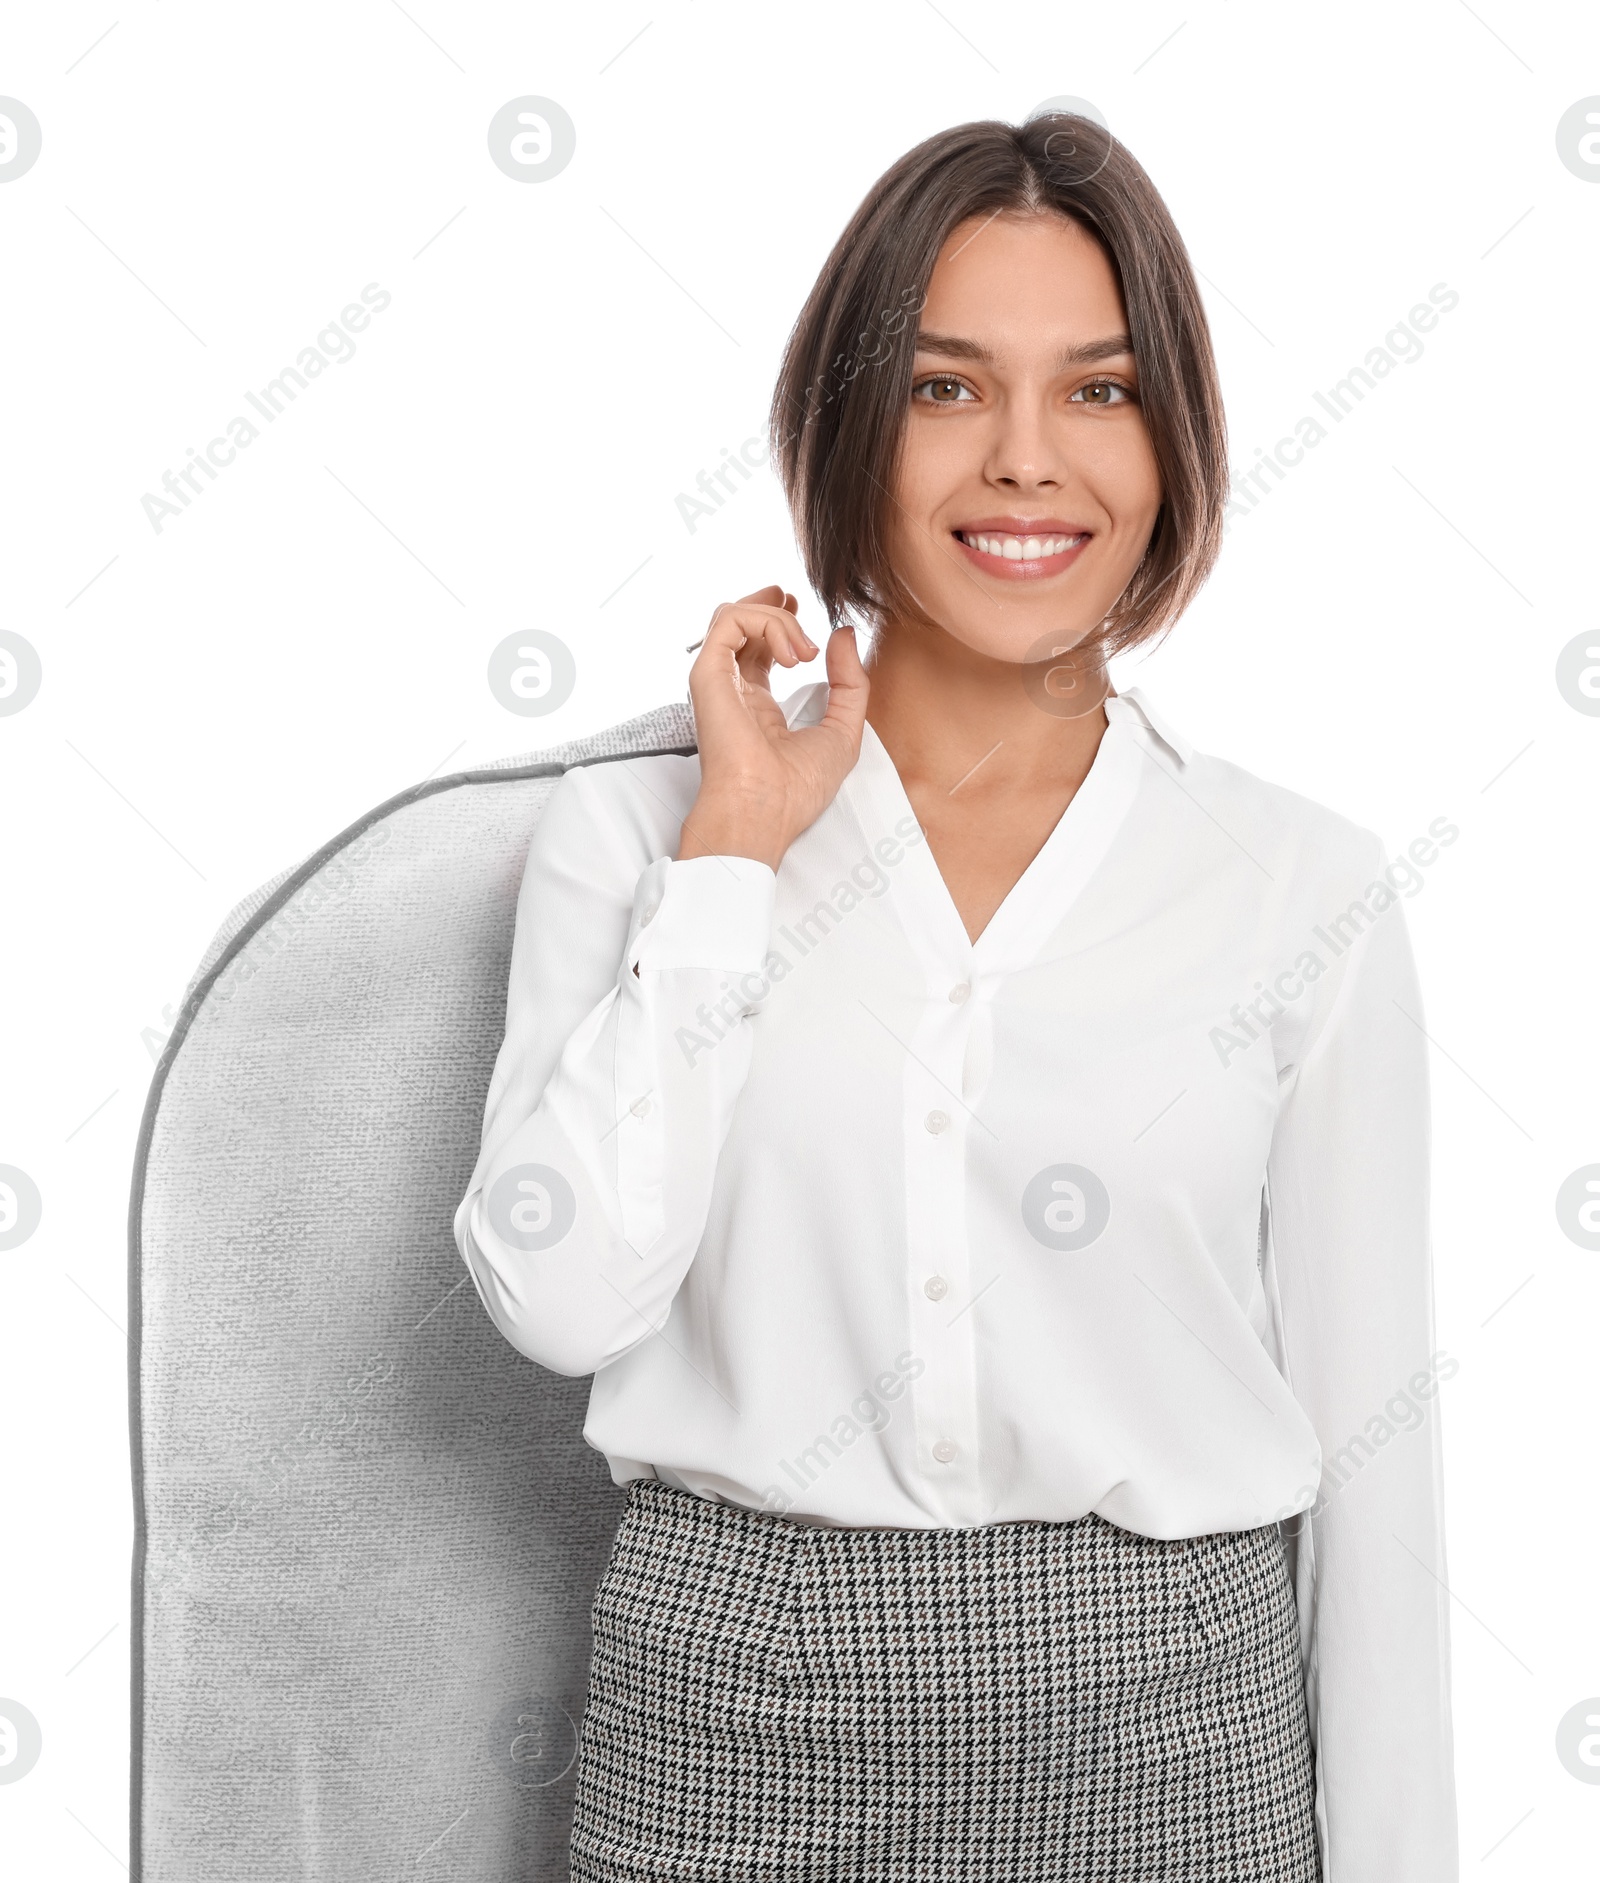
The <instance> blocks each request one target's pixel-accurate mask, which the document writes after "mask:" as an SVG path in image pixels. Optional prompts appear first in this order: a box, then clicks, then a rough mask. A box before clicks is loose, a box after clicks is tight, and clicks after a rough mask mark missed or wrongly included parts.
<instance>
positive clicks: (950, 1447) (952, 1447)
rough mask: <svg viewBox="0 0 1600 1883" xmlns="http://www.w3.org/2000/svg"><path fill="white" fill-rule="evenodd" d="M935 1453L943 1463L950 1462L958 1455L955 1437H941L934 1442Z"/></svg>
mask: <svg viewBox="0 0 1600 1883" xmlns="http://www.w3.org/2000/svg"><path fill="white" fill-rule="evenodd" d="M933 1455H934V1457H935V1458H937V1459H938V1460H939V1462H940V1464H942V1465H947V1464H949V1462H950V1460H951V1459H952V1458H954V1457H955V1455H956V1443H955V1440H954V1439H953V1438H941V1439H937V1440H935V1442H934V1447H933Z"/></svg>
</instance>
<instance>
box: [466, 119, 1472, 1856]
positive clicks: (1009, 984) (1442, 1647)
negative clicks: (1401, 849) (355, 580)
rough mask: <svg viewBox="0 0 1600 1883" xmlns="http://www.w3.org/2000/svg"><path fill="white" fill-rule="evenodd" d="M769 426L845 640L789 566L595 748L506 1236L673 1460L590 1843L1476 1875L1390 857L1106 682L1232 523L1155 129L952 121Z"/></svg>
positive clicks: (878, 227) (562, 1342) (567, 824)
mask: <svg viewBox="0 0 1600 1883" xmlns="http://www.w3.org/2000/svg"><path fill="white" fill-rule="evenodd" d="M773 437H774V444H775V454H776V457H777V461H778V464H779V466H780V469H781V471H782V474H783V478H784V482H785V488H786V490H787V492H788V495H789V498H790V503H791V507H792V509H793V513H794V516H795V520H796V525H797V533H798V537H799V542H800V547H801V550H802V553H803V556H804V559H805V566H806V571H807V574H808V577H809V579H810V581H811V583H812V585H813V586H814V588H815V589H816V592H817V594H818V595H819V596H820V597H821V599H822V602H823V604H824V606H825V607H826V609H827V611H828V615H829V618H830V621H831V623H832V624H833V627H834V629H835V631H834V632H833V633H832V634H831V636H830V637H829V638H828V641H827V676H828V677H827V683H826V685H816V686H810V687H803V688H802V689H801V690H800V691H799V692H797V693H795V694H794V695H792V696H791V697H790V698H789V699H787V700H786V701H784V702H783V703H782V704H781V705H779V704H777V703H775V702H774V699H773V696H772V694H771V691H770V687H769V677H770V669H771V667H772V665H773V664H774V663H776V664H777V665H778V666H780V667H792V666H794V665H795V664H797V663H798V662H803V661H806V660H809V659H810V658H811V657H812V656H813V655H814V654H815V653H816V652H817V651H818V650H817V647H816V645H815V643H813V642H812V640H811V639H810V638H809V636H808V634H807V632H806V630H805V629H804V628H803V627H802V626H801V624H800V621H799V618H798V610H797V606H796V602H795V598H794V597H793V596H792V595H789V594H786V593H784V592H783V591H782V590H781V589H780V588H778V587H776V586H775V587H772V588H768V589H764V590H761V591H759V592H758V593H756V594H752V595H748V596H746V597H745V598H744V599H743V600H742V601H740V602H736V603H730V604H725V605H723V606H722V607H720V608H718V609H717V610H716V612H715V614H714V615H713V617H712V620H711V625H710V628H709V630H708V632H707V634H706V637H705V640H704V643H703V645H702V646H701V648H700V652H699V655H698V657H697V659H696V660H695V663H694V666H693V670H692V672H691V674H690V692H691V696H692V699H693V704H694V712H695V720H696V724H697V727H698V734H699V743H700V751H699V755H698V757H670V756H667V757H653V758H645V759H637V760H632V761H628V762H619V763H610V764H597V765H592V766H588V767H586V768H582V769H579V770H575V771H573V772H570V773H569V774H568V775H567V776H566V777H565V778H564V779H563V780H562V782H561V783H560V785H559V786H558V787H557V788H556V790H555V792H554V795H553V797H552V798H551V800H550V803H549V805H548V808H547V809H546V811H545V813H544V816H543V818H542V820H541V822H540V823H539V825H538V827H537V829H536V831H535V832H534V835H533V840H532V846H531V849H530V852H529V857H528V863H527V872H526V877H525V880H524V884H523V889H522V895H521V900H520V905H519V910H518V919H517V931H516V940H515V948H514V954H513V960H512V972H511V986H510V990H509V998H508V1008H507V1027H506V1037H505V1042H504V1044H503V1046H502V1048H501V1051H500V1056H499V1059H498V1062H497V1064H496V1067H495V1072H494V1078H493V1083H492V1086H491V1089H490V1092H489V1098H488V1106H487V1113H486V1121H485V1129H484V1138H483V1148H482V1152H481V1155H480V1158H479V1162H478V1167H477V1170H476V1172H475V1173H474V1176H473V1179H472V1183H471V1186H470V1188H469V1192H468V1194H467V1196H466V1197H465V1198H464V1199H463V1202H462V1204H461V1207H460V1210H459V1212H458V1215H457V1218H456V1232H457V1237H458V1241H459V1243H460V1246H461V1249H462V1253H463V1256H464V1258H465V1260H466V1262H467V1264H468V1267H469V1268H470V1270H471V1272H472V1274H473V1276H474V1278H475V1281H476V1284H477V1287H478V1290H479V1293H480V1295H481V1298H482V1300H483V1302H484V1305H485V1307H486V1308H487V1310H488V1312H489V1313H490V1314H491V1315H492V1317H493V1318H494V1320H495V1322H496V1324H497V1325H498V1326H499V1327H500V1329H501V1330H502V1331H503V1332H504V1333H505V1335H506V1337H507V1338H508V1339H509V1340H511V1341H512V1342H513V1343H514V1344H515V1345H516V1346H517V1347H518V1348H519V1349H520V1350H521V1351H522V1352H524V1353H526V1354H528V1355H529V1356H531V1357H532V1358H533V1359H535V1360H537V1361H539V1362H540V1363H541V1364H543V1365H545V1366H547V1367H551V1368H554V1369H555V1370H556V1371H558V1372H562V1373H568V1374H584V1373H588V1372H591V1371H592V1372H594V1374H595V1381H594V1387H593V1392H592V1396H591V1399H590V1410H589V1416H588V1421H587V1424H586V1426H585V1435H586V1437H587V1439H588V1440H589V1442H590V1443H591V1444H593V1445H594V1446H596V1447H597V1448H598V1449H600V1450H602V1451H603V1452H604V1453H605V1454H606V1456H607V1458H608V1459H609V1460H610V1464H611V1471H612V1475H613V1477H614V1479H615V1480H616V1481H617V1482H618V1483H619V1484H620V1483H625V1484H627V1485H628V1487H629V1504H628V1508H627V1512H626V1514H625V1516H624V1519H623V1522H622V1525H621V1529H620V1531H619V1533H618V1537H617V1542H616V1546H615V1551H614V1554H613V1557H612V1561H611V1564H610V1567H609V1569H608V1571H607V1573H606V1576H605V1578H604V1580H603V1582H602V1584H601V1587H600V1590H599V1592H598V1595H597V1597H596V1600H595V1604H594V1631H595V1645H594V1659H593V1666H592V1673H591V1682H590V1690H589V1700H588V1708H587V1712H586V1714H585V1716H584V1722H583V1744H582V1753H581V1758H580V1764H579V1773H578V1784H577V1800H576V1808H575V1822H574V1829H573V1839H572V1857H573V1876H574V1877H575V1878H576V1879H578V1880H579V1883H602V1880H604V1883H624V1880H626V1883H644V1880H645V1879H657V1878H668V1877H670V1878H679V1879H691V1878H692V1879H711V1878H719V1879H721V1878H726V1879H732V1878H741V1879H744V1878H752V1879H753V1878H772V1879H782V1878H800V1877H805V1878H834V1879H850V1880H851V1883H880V1880H881V1883H889V1880H890V1879H895V1880H896V1883H902V1880H903V1883H920V1880H921V1879H928V1880H929V1883H932V1880H933V1879H939V1880H940V1883H945V1880H947V1879H948V1880H949V1883H972V1880H973V1879H977V1878H994V1879H1007V1880H1008V1883H1028V1880H1032V1879H1040V1880H1042V1879H1046V1878H1050V1879H1058V1878H1082V1879H1094V1880H1095V1883H1101V1880H1103V1879H1107V1878H1113V1877H1115V1878H1140V1879H1146V1878H1157V1877H1159V1878H1185V1879H1196V1880H1198V1879H1216V1880H1217V1883H1221V1880H1222V1879H1227V1880H1228V1883H1240V1880H1241V1879H1246V1878H1249V1879H1259V1878H1274V1879H1278V1878H1282V1879H1295V1880H1296V1883H1300V1880H1302V1879H1313V1878H1316V1877H1318V1876H1319V1875H1320V1876H1321V1877H1323V1878H1324V1879H1327V1880H1328V1883H1401V1880H1402V1879H1404V1883H1435V1880H1436V1879H1443V1878H1446V1877H1454V1876H1455V1874H1456V1871H1455V1830H1454V1815H1453V1790H1452V1784H1453V1781H1452V1773H1451V1730H1450V1703H1449V1701H1450V1697H1449V1676H1448V1639H1447V1612H1446V1596H1445V1593H1444V1588H1443V1578H1444V1556H1443V1537H1442V1524H1441V1516H1440V1492H1439V1441H1438V1422H1437V1419H1436V1418H1434V1419H1427V1418H1424V1420H1423V1421H1422V1423H1421V1424H1420V1425H1418V1426H1415V1427H1413V1428H1412V1429H1404V1426H1403V1425H1401V1424H1400V1422H1399V1421H1398V1416H1397V1415H1395V1416H1394V1417H1391V1416H1386V1413H1385V1408H1386V1407H1388V1408H1390V1411H1391V1413H1392V1411H1393V1406H1394V1403H1395V1401H1396V1398H1397V1396H1398V1397H1400V1398H1402V1399H1405V1400H1406V1403H1407V1404H1411V1405H1415V1403H1416V1398H1417V1397H1418V1396H1423V1397H1426V1396H1428V1395H1430V1394H1431V1392H1432V1390H1433V1388H1434V1383H1435V1381H1436V1378H1437V1374H1436V1373H1435V1371H1434V1368H1435V1366H1436V1362H1437V1359H1438V1356H1435V1355H1434V1354H1433V1353H1432V1351H1431V1333H1432V1307H1431V1275H1430V1267H1429V1253H1428V1236H1427V1203H1426V1172H1427V1117H1426V1108H1427V1090H1426V1067H1425V1061H1424V1057H1423V1054H1424V1044H1423V1036H1422V1034H1421V1032H1420V1030H1419V1028H1420V1008H1419V1003H1418V997H1417V992H1416V986H1415V979H1414V973H1413V967H1412V958H1411V953H1410V949H1409V944H1408V941H1407V936H1406V931H1405V927H1404V924H1403V917H1402V915H1401V912H1400V910H1399V908H1398V906H1397V903H1398V897H1397V893H1396V890H1397V885H1396V883H1395V881H1394V878H1393V866H1388V865H1386V859H1385V853H1384V850H1383V847H1382V845H1381V844H1380V842H1379V841H1378V839H1377V838H1376V837H1375V836H1373V835H1372V834H1371V833H1370V832H1367V831H1365V830H1362V829H1360V828H1358V827H1356V826H1355V825H1353V824H1351V823H1349V822H1348V821H1346V820H1345V819H1344V818H1342V817H1340V816H1338V815H1336V814H1335V813H1333V812H1331V811H1328V810H1324V809H1322V808H1321V807H1319V806H1317V805H1315V804H1312V803H1309V802H1308V801H1306V800H1305V799H1303V798H1300V797H1298V796H1296V795H1294V794H1293V793H1291V792H1288V791H1285V790H1283V789H1281V788H1279V787H1277V786H1273V785H1270V784H1266V783H1263V782H1262V781H1260V780H1258V779H1256V778H1254V777H1252V776H1251V775H1250V774H1248V773H1247V772H1244V771H1241V770H1240V769H1238V768H1237V767H1236V766H1233V765H1229V764H1227V763H1225V762H1223V761H1221V760H1218V759H1213V758H1209V757H1206V756H1204V755H1202V754H1200V753H1197V752H1196V751H1194V750H1193V748H1192V747H1191V746H1190V745H1189V744H1188V743H1187V742H1186V741H1185V740H1184V739H1183V738H1182V737H1181V736H1180V734H1179V733H1177V732H1176V731H1175V730H1173V729H1172V728H1171V727H1170V726H1168V725H1167V724H1166V723H1165V721H1164V720H1163V719H1162V718H1161V717H1159V716H1158V715H1157V713H1156V712H1155V711H1154V710H1153V709H1152V708H1151V707H1150V706H1149V705H1148V703H1147V702H1146V701H1144V700H1143V698H1142V697H1141V696H1140V695H1139V694H1138V693H1136V692H1131V691H1130V692H1124V693H1117V692H1115V691H1113V690H1112V689H1111V687H1110V683H1109V680H1108V678H1107V675H1106V661H1107V658H1108V657H1109V656H1110V655H1111V654H1114V653H1116V652H1118V651H1119V650H1122V649H1125V648H1128V647H1131V646H1133V645H1135V644H1136V643H1139V642H1141V641H1144V640H1146V639H1147V638H1148V637H1150V636H1151V635H1152V634H1155V633H1156V632H1158V631H1160V630H1161V629H1163V628H1165V627H1166V626H1168V625H1170V623H1171V622H1172V621H1174V620H1175V619H1176V618H1177V616H1178V615H1179V614H1180V613H1181V611H1182V609H1183V607H1184V606H1185V605H1186V603H1187V602H1188V601H1189V599H1190V598H1191V597H1192V596H1193V595H1194V593H1195V591H1196V590H1197V589H1198V587H1199V586H1200V584H1201V582H1202V581H1203V580H1204V578H1205V576H1206V574H1207V572H1208V571H1209V569H1210V567H1211V565H1212V562H1213V561H1214V559H1215V557H1216V554H1217V550H1218V546H1219V541H1220V531H1221V519H1222V514H1223V509H1224V505H1225V503H1226V470H1225V455H1226V454H1225V439H1224V428H1223V416H1222V408H1221V401H1220V397H1219V393H1218V387H1217V380H1216V372H1215V366H1214V363H1213V358H1212V353H1211V347H1210V341H1209V337H1208V333H1207V328H1206V323H1205V318H1204V314H1203V312H1202V309H1201V304H1200V299H1199V296H1198V293H1197V291H1196V288H1195V283H1194V279H1193V275H1192V273H1191V270H1190V266H1189V262H1188V259H1187V257H1186V254H1185V251H1184V248H1183V245H1182V243H1181V241H1180V239H1179V237H1178V235H1177V232H1176V230H1175V229H1174V227H1173V225H1172V223H1171V220H1170V218H1169V217H1168V214H1167V212H1166V210H1165V207H1164V206H1163V204H1162V202H1161V200H1160V198H1159V197H1158V196H1157V194H1156V192H1155V190H1154V188H1153V186H1152V185H1151V183H1150V182H1149V180H1148V178H1147V177H1146V176H1145V174H1144V172H1143V171H1142V170H1141V169H1140V167H1139V166H1138V164H1137V163H1136V162H1135V161H1134V160H1133V158H1132V157H1131V156H1130V155H1129V153H1128V152H1127V151H1126V150H1125V149H1124V148H1123V147H1122V146H1121V145H1120V144H1118V143H1117V142H1115V141H1114V140H1113V139H1111V138H1110V137H1109V136H1108V135H1107V134H1106V133H1105V132H1103V131H1101V130H1100V129H1099V127H1097V126H1096V125H1093V124H1091V123H1089V122H1088V121H1087V120H1084V119H1080V118H1061V117H1057V118H1051V119H1044V120H1040V121H1035V122H1030V123H1029V124H1026V125H1024V126H1023V127H1021V128H1020V129H1018V128H1014V127H1012V126H1009V125H1004V124H998V123H980V124H969V125H964V126H961V127H959V128H957V129H955V130H952V131H948V132H945V133H943V134H942V135H940V136H937V137H934V138H931V139H930V140H928V142H926V143H925V144H922V145H921V146H919V147H918V148H917V149H915V150H913V151H912V152H910V154H909V155H907V156H906V157H905V158H903V159H902V160H901V161H900V162H899V163H897V164H896V165H895V166H894V167H893V168H892V169H891V170H890V171H889V172H888V173H887V175H885V176H884V177H883V178H882V180H881V181H880V182H879V183H878V184H877V185H876V186H875V187H874V188H873V190H872V191H871V193H870V194H869V195H868V197H867V199H866V201H865V202H864V203H863V204H862V206H861V208H860V209H859V210H858V212H857V213H856V215H855V217H854V219H853V220H852V222H851V223H850V226H849V227H848V228H847V229H846V231H845V233H844V235H843V236H842V237H841V239H840V241H839V243H838V245H837V246H836V248H835V250H834V252H833V254H832V255H831V256H830V257H829V260H828V262H827V265H826V266H825V268H824V269H823V271H822V275H821V277H820V279H819V280H818V282H817V285H816V287H815V289H814V291H813V293H812V295H811V298H810V300H809V301H808V302H807V304H806V307H805V308H804V310H803V311H802V313H801V315H800V318H799V321H798V323H797V324H796V327H795V329H794V332H793V334H792V336H791V338H790V341H789V345H788V350H787V353H786V356H785V359H784V362H783V367H782V372H781V375H780V378H779V382H778V387H777V392H776V395H775V398H774V402H773ZM852 618H853V619H854V620H855V621H857V622H859V623H860V624H861V625H862V626H863V627H864V628H865V629H866V630H867V632H868V636H869V641H868V652H867V658H866V660H865V662H864V663H863V662H862V660H861V659H860V658H859V657H858V652H857V646H856V641H855V637H854V634H853V633H852V632H851V631H850V627H849V626H848V625H845V624H847V623H849V622H850V621H851V620H852ZM1283 631H1284V632H1285V633H1292V632H1293V626H1292V622H1289V621H1286V622H1285V624H1284V629H1283ZM1434 836H1435V838H1436V839H1437V840H1439V841H1449V835H1448V834H1447V833H1446V832H1441V831H1437V830H1436V831H1435V832H1434ZM1424 841H1425V840H1424ZM1447 1364H1448V1363H1447ZM1397 1426H1398V1427H1399V1429H1397ZM1380 1427H1381V1428H1382V1431H1383V1432H1386V1433H1387V1434H1388V1437H1387V1438H1385V1437H1384V1436H1382V1433H1380V1431H1379V1428H1380ZM1335 1459H1338V1460H1340V1461H1341V1462H1340V1463H1339V1464H1337V1465H1335V1464H1332V1463H1331V1462H1330V1463H1329V1465H1328V1470H1327V1473H1326V1476H1325V1478H1324V1482H1323V1489H1322V1496H1321V1499H1320V1501H1319V1491H1318V1486H1319V1472H1321V1471H1322V1470H1323V1467H1324V1463H1325V1461H1333V1460H1335ZM1313 1506H1315V1509H1314V1510H1313ZM1308 1512H1311V1513H1312V1514H1311V1515H1310V1516H1309V1517H1308V1516H1307V1515H1306V1513H1308Z"/></svg>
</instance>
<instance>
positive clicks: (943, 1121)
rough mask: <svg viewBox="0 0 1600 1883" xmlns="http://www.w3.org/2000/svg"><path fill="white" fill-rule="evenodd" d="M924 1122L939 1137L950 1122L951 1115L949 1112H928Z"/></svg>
mask: <svg viewBox="0 0 1600 1883" xmlns="http://www.w3.org/2000/svg"><path fill="white" fill-rule="evenodd" d="M922 1122H923V1123H924V1124H925V1125H926V1126H927V1128H928V1129H929V1130H930V1131H931V1132H932V1133H933V1135H934V1136H935V1137H937V1136H938V1135H939V1133H940V1132H941V1131H943V1130H944V1128H945V1126H946V1125H948V1124H949V1122H950V1115H949V1113H948V1112H942V1111H931V1112H929V1113H928V1115H927V1117H926V1118H924V1119H923V1121H922Z"/></svg>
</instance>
